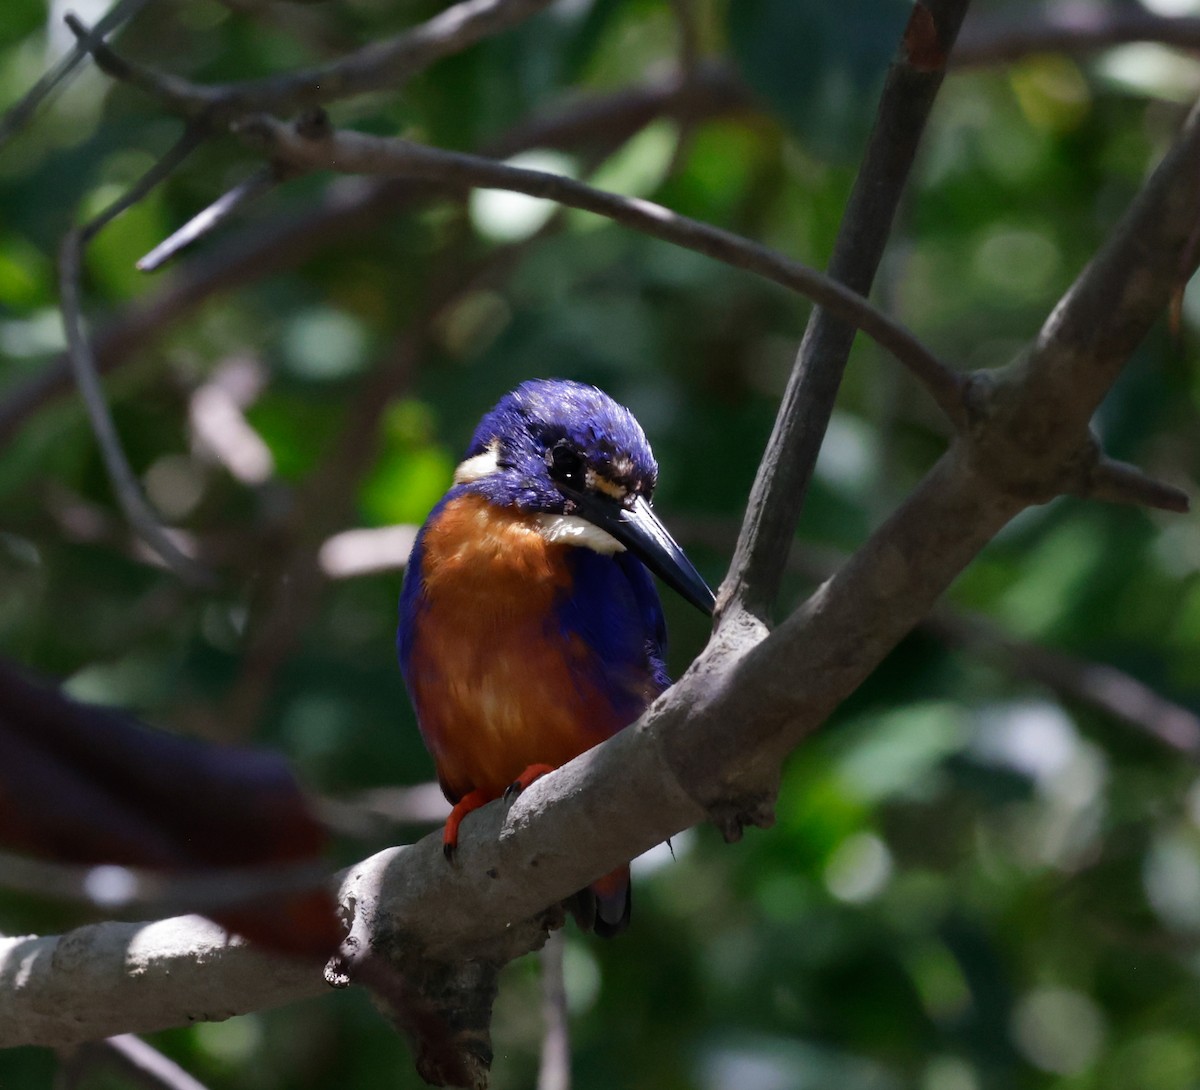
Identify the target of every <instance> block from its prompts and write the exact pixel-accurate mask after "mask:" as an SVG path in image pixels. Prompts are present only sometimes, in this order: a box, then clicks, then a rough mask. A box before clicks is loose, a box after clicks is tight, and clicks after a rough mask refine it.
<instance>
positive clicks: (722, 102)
mask: <svg viewBox="0 0 1200 1090" xmlns="http://www.w3.org/2000/svg"><path fill="white" fill-rule="evenodd" d="M745 103H746V98H745V92H744V91H743V89H742V88H741V85H740V84H739V83H738V82H737V81H735V80H733V79H732V78H731V77H730V76H729V74H728V72H726V71H725V70H724V69H722V68H720V67H717V66H712V67H708V68H704V67H702V68H701V70H700V72H699V73H698V74H697V79H696V82H694V83H691V84H686V85H685V84H683V83H681V82H680V80H679V78H678V77H677V76H671V77H669V78H667V79H664V80H659V81H656V82H652V83H648V84H646V85H644V86H641V87H634V88H629V89H625V90H622V91H619V92H616V93H614V94H607V95H597V96H589V97H585V98H582V99H580V100H579V101H577V102H575V103H572V104H570V105H569V106H567V107H565V108H564V109H562V110H559V111H557V112H555V113H554V114H552V115H551V116H548V117H544V118H535V119H534V120H533V121H531V122H528V123H525V124H522V125H519V126H517V127H516V128H514V129H513V130H512V131H510V132H509V133H506V134H505V135H503V136H502V137H500V138H499V139H498V140H497V141H495V143H494V144H493V145H492V147H491V148H490V149H489V153H490V154H492V155H496V156H508V155H513V154H515V153H516V152H518V151H523V150H527V149H528V148H531V147H550V148H567V147H576V146H580V145H588V144H593V143H596V144H600V145H602V146H607V147H615V146H619V145H620V144H621V143H623V142H624V141H625V140H627V139H628V138H629V137H631V136H633V135H634V134H635V133H637V132H638V131H640V130H641V129H642V128H644V127H645V126H646V125H647V124H649V123H650V122H651V121H653V120H654V119H655V118H656V117H662V116H668V117H674V116H679V115H680V114H682V113H693V114H696V115H699V114H709V115H712V114H717V113H720V112H723V111H727V110H730V109H740V108H742V107H744V106H745ZM421 192H422V188H421V187H420V186H419V185H416V184H414V183H411V182H406V181H397V180H395V179H383V180H376V181H372V182H366V183H364V184H361V185H358V186H355V187H352V188H351V187H346V186H332V187H330V188H329V190H327V191H326V193H325V194H324V195H323V196H322V197H321V198H320V199H319V202H318V204H317V206H316V208H315V209H313V210H312V212H311V213H309V214H307V215H304V216H299V217H298V216H296V215H295V214H294V213H287V214H285V215H281V216H279V217H277V218H276V219H274V220H272V221H271V222H270V223H268V224H266V225H261V226H259V227H257V228H252V229H250V230H248V231H244V232H243V233H242V235H241V236H240V237H237V238H234V239H231V240H230V241H229V242H227V243H225V244H224V245H221V246H218V247H216V248H215V249H214V250H213V251H212V252H211V253H210V254H208V255H207V256H206V257H204V258H201V259H199V260H197V261H194V262H192V263H191V264H190V265H189V267H188V268H187V270H186V271H185V272H183V273H181V274H180V275H178V276H177V277H176V278H175V279H173V280H170V281H168V283H167V284H166V286H165V287H164V288H162V289H161V290H160V291H159V292H158V293H157V294H155V295H153V296H151V297H150V298H148V299H146V300H145V301H143V302H141V303H135V304H133V305H132V306H131V307H129V308H128V309H127V310H126V311H125V312H124V313H123V314H122V315H121V316H119V317H118V318H116V319H114V320H113V321H112V322H111V323H110V324H109V325H108V326H106V327H105V328H103V329H101V330H100V331H99V332H98V333H97V335H96V337H95V342H94V352H95V357H96V365H97V370H98V371H99V373H100V374H107V373H108V372H109V371H111V370H113V369H114V368H116V367H118V366H119V365H120V364H122V363H123V362H125V361H127V360H129V359H131V358H133V357H134V356H135V355H136V353H137V352H138V351H139V350H140V349H142V348H144V347H145V346H146V345H147V344H149V343H150V342H151V341H153V340H154V338H156V337H157V336H159V335H160V334H161V333H162V332H163V331H164V330H165V329H166V328H168V327H169V326H171V325H173V324H174V323H176V322H178V321H180V320H181V319H183V318H185V317H186V316H187V315H189V314H191V313H192V311H194V310H195V309H196V308H197V307H199V306H200V305H201V304H202V303H204V302H205V301H206V300H208V299H209V298H211V297H212V296H214V295H219V294H222V293H224V292H231V291H235V290H237V289H238V288H239V287H242V286H244V285H246V284H249V283H253V282H255V281H257V280H260V279H262V278H264V277H266V276H269V275H271V274H272V273H276V272H278V271H280V270H282V269H286V268H291V267H294V266H295V265H298V264H300V263H301V262H302V261H305V260H307V259H308V258H310V257H311V256H312V255H313V254H314V253H317V252H319V251H320V250H321V249H322V248H324V247H325V246H327V245H329V244H331V243H332V242H340V241H343V240H344V239H346V238H347V237H350V236H353V235H357V234H363V233H366V232H369V231H371V230H373V229H374V228H375V227H376V226H377V224H378V223H379V221H380V220H381V219H383V218H385V217H390V216H395V215H397V214H398V213H399V212H401V211H403V210H404V209H405V208H407V207H409V206H410V205H411V204H412V202H413V201H414V200H415V199H416V197H417V196H419V195H420V193H421ZM70 384H71V369H70V363H69V361H68V358H67V356H66V354H65V353H64V354H63V355H62V356H60V357H59V358H58V359H57V360H55V361H53V362H52V363H50V364H49V365H48V366H46V367H45V368H43V369H42V370H41V371H40V372H39V373H38V374H37V375H35V376H34V377H33V378H31V379H28V380H26V381H25V382H24V383H22V384H21V385H19V386H15V387H14V388H12V389H11V390H9V391H8V392H7V394H6V396H5V398H4V400H3V401H0V444H3V443H6V442H7V441H9V440H10V439H11V438H12V437H13V435H15V434H16V432H17V431H18V430H19V429H20V428H21V427H22V426H23V425H24V423H25V422H26V421H27V420H28V419H29V418H30V417H31V416H33V415H34V414H35V413H36V412H37V411H38V410H39V409H40V408H41V407H42V406H43V405H45V404H46V403H47V401H49V400H50V399H51V398H53V397H56V396H58V395H60V394H62V393H64V392H65V391H66V390H67V389H69V388H70Z"/></svg>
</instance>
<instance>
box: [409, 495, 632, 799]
mask: <svg viewBox="0 0 1200 1090" xmlns="http://www.w3.org/2000/svg"><path fill="white" fill-rule="evenodd" d="M567 548H568V546H564V545H556V544H551V543H549V542H547V541H546V540H545V538H543V537H542V535H541V534H540V533H538V531H537V528H536V525H535V523H534V521H533V519H532V518H530V517H529V516H525V515H521V514H520V513H518V512H515V511H506V510H499V509H497V508H495V507H492V506H490V505H489V504H488V503H487V502H486V501H485V500H484V499H483V498H482V497H478V496H464V497H462V498H461V499H457V500H454V501H453V502H451V503H450V504H448V505H447V506H446V507H445V509H444V510H443V511H442V513H441V515H440V517H439V518H438V519H437V520H436V522H434V523H433V524H431V525H430V526H429V527H428V528H427V529H426V531H425V541H424V553H423V557H422V570H421V575H422V588H423V591H422V596H421V601H420V604H419V606H418V613H417V617H416V620H415V630H414V638H413V648H412V657H411V661H410V686H411V689H412V697H413V703H414V705H415V706H416V708H417V717H418V721H419V723H420V727H421V733H422V734H423V735H424V737H425V741H426V743H427V745H428V746H429V748H430V751H431V752H432V753H433V756H434V760H435V762H436V763H437V770H438V777H439V779H440V780H441V782H442V786H443V788H444V789H445V790H446V793H447V794H448V795H449V796H450V798H451V800H457V799H459V798H461V797H462V796H463V795H465V794H467V793H468V792H470V791H474V790H479V791H483V792H485V793H486V794H487V795H489V796H496V797H498V796H499V795H500V794H502V793H503V792H504V789H505V788H506V787H507V786H508V785H509V784H510V783H512V782H513V780H515V779H516V778H517V776H519V775H520V774H521V772H523V771H524V770H525V769H526V768H527V767H528V766H529V765H532V764H548V765H552V766H554V767H558V766H559V765H561V764H565V763H566V762H567V761H569V760H570V759H571V758H572V757H575V756H577V755H578V754H580V753H582V752H583V751H584V750H586V749H590V748H591V747H592V746H594V745H596V744H597V743H598V742H601V741H603V740H604V739H605V738H607V737H608V736H609V735H611V734H613V733H615V732H616V731H617V730H619V729H620V728H621V727H623V726H625V725H626V724H625V723H624V722H622V721H619V717H618V715H617V713H616V712H615V711H614V709H613V706H612V702H611V701H609V700H608V699H607V698H606V697H605V695H604V693H603V692H602V691H601V689H600V686H599V685H598V684H597V683H596V681H595V680H593V678H594V676H595V675H594V673H593V670H592V665H593V664H592V663H591V661H590V660H591V656H592V654H593V653H592V651H591V649H590V648H589V647H588V646H587V645H586V644H585V643H584V642H583V640H582V639H580V638H579V637H578V636H577V635H573V634H571V635H568V634H565V633H564V631H563V628H562V625H561V623H560V621H559V619H558V616H557V603H558V601H559V600H560V599H561V596H562V595H563V594H564V593H565V592H566V591H567V590H568V589H569V586H570V578H571V576H570V571H569V569H568V566H567Z"/></svg>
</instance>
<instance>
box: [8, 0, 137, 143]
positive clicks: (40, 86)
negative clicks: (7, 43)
mask: <svg viewBox="0 0 1200 1090" xmlns="http://www.w3.org/2000/svg"><path fill="white" fill-rule="evenodd" d="M147 3H149V0H118V2H117V3H116V4H114V5H113V6H112V7H111V8H109V9H108V11H106V12H105V13H104V15H103V16H102V17H101V19H100V21H99V22H98V23H97V24H96V25H95V27H93V28H92V30H91V31H90V32H89V33H88V34H86V35H85V36H84V38H83V39H81V40H79V41H77V42H76V43H75V45H74V47H73V48H72V49H71V51H70V52H69V53H67V54H66V55H65V56H64V57H62V58H60V59H59V60H58V62H57V63H55V64H54V65H53V67H51V68H50V70H49V71H48V72H46V74H45V75H43V76H42V77H41V79H39V80H38V81H37V83H35V84H34V85H33V86H32V87H31V88H30V89H29V90H28V91H27V92H26V93H25V95H24V96H23V97H22V98H21V99H20V100H19V101H18V102H16V103H15V104H14V105H13V106H11V107H9V109H8V110H7V111H6V112H5V114H4V116H3V117H2V118H0V148H3V147H4V145H5V144H7V143H8V142H9V141H10V140H11V139H12V138H13V137H14V136H16V135H17V133H19V132H20V131H21V130H22V129H23V128H24V127H25V126H26V125H27V124H28V123H29V121H30V120H31V119H32V118H33V115H34V114H35V113H37V111H38V108H39V107H40V106H41V105H42V103H43V102H45V101H46V99H48V98H49V97H50V96H51V95H52V94H53V93H54V92H55V91H56V90H58V89H59V88H60V87H62V86H64V85H65V84H66V82H67V81H68V80H69V79H70V78H71V76H73V75H74V74H75V72H76V71H78V69H79V66H80V64H81V63H82V62H83V61H84V60H85V59H86V58H87V56H88V54H89V53H90V52H91V51H92V50H93V49H94V48H95V47H96V46H97V45H98V44H99V43H100V42H101V41H102V40H103V39H104V37H105V35H107V34H111V33H112V32H113V31H114V30H116V29H117V27H119V26H120V25H121V24H122V23H124V22H126V21H127V20H129V19H132V18H133V17H134V16H135V15H137V13H138V12H139V11H141V10H142V8H144V7H145V6H146V4H147Z"/></svg>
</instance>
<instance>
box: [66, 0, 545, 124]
mask: <svg viewBox="0 0 1200 1090" xmlns="http://www.w3.org/2000/svg"><path fill="white" fill-rule="evenodd" d="M551 2H552V0H462V2H460V3H458V4H455V5H454V6H453V7H450V8H447V9H446V10H445V11H442V12H439V13H438V14H437V15H435V16H434V17H433V18H432V19H429V20H428V21H427V22H424V23H421V24H420V25H419V26H415V27H412V28H411V29H409V30H407V31H405V32H404V33H403V34H399V35H397V36H395V37H393V38H387V39H384V40H383V41H378V42H372V43H371V44H370V45H367V46H364V47H363V48H362V49H359V50H356V51H355V52H353V53H348V54H346V55H345V56H343V57H339V58H338V59H337V60H334V61H330V62H328V63H326V64H321V65H316V66H314V67H312V68H302V69H299V70H297V71H295V72H286V73H284V74H282V75H278V76H268V77H266V78H264V79H258V80H247V81H245V82H242V83H229V84H224V85H216V86H202V85H200V84H195V83H190V82H189V81H187V80H185V79H180V78H179V77H177V76H173V75H168V74H166V73H162V72H158V71H155V70H154V69H152V68H149V67H147V66H145V65H140V64H133V63H131V62H129V61H127V60H124V59H122V58H120V57H118V56H117V55H116V54H115V53H113V52H112V50H111V49H109V48H108V47H107V46H105V45H103V44H99V45H95V46H93V48H92V54H93V56H94V57H95V59H96V63H97V64H98V65H99V66H100V68H101V69H102V70H103V71H105V72H107V73H108V74H109V75H110V76H112V77H113V78H114V79H119V80H121V81H122V82H126V83H130V84H133V85H134V86H136V87H140V88H141V89H142V90H144V91H146V92H148V93H149V94H152V95H154V96H155V97H157V98H158V99H160V100H161V101H162V102H163V103H164V104H166V105H167V106H168V107H169V108H170V109H172V110H174V111H176V112H178V113H180V114H182V115H183V116H184V117H189V118H201V117H202V118H205V119H206V120H208V121H210V122H212V123H213V124H218V125H219V124H226V123H228V122H229V121H231V120H232V119H233V118H235V117H238V116H240V115H242V114H245V113H248V112H251V111H258V110H269V111H279V112H283V111H287V110H294V109H297V108H301V107H305V106H316V105H318V104H320V103H323V102H330V101H332V100H334V99H344V98H350V97H352V96H354V95H361V94H365V93H366V92H368V91H378V90H382V89H384V88H396V87H399V86H400V85H401V84H403V83H404V82H405V81H406V80H408V79H410V78H411V77H412V76H414V75H416V74H417V73H418V72H421V71H423V70H424V69H426V68H428V67H429V66H430V65H431V64H433V63H434V62H436V61H438V60H441V59H442V58H443V57H447V56H450V55H451V54H454V53H457V52H460V51H461V50H463V49H466V48H467V47H468V46H471V45H474V44H475V43H476V42H478V41H480V40H481V39H483V38H487V37H491V36H493V35H496V34H499V33H500V32H501V31H503V30H506V29H508V28H509V27H511V26H515V25H516V24H517V23H520V22H522V21H524V20H525V19H527V18H529V17H530V16H532V15H534V14H536V13H537V12H539V11H541V10H542V9H543V8H545V7H549V5H550V3H551ZM72 30H74V31H75V33H76V34H80V33H82V32H83V26H82V23H80V22H79V21H78V20H74V25H72ZM93 37H95V35H89V40H90V39H91V38H93Z"/></svg>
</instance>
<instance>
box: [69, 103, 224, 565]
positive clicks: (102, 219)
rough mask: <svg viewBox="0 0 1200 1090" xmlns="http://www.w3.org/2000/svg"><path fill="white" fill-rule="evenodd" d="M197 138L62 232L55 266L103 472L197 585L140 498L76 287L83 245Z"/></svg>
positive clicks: (193, 132)
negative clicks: (81, 223) (102, 207)
mask: <svg viewBox="0 0 1200 1090" xmlns="http://www.w3.org/2000/svg"><path fill="white" fill-rule="evenodd" d="M202 139H203V134H202V133H201V131H200V130H199V129H197V128H196V127H194V126H189V127H188V129H187V131H186V132H185V133H184V134H183V136H182V137H180V139H179V141H178V142H177V143H176V144H175V146H174V147H173V148H171V150H170V151H168V152H167V154H166V155H164V156H163V157H162V158H161V159H159V160H158V161H157V162H156V163H155V164H154V166H152V167H151V168H150V170H148V171H147V172H146V174H144V175H143V176H142V178H141V179H139V180H138V182H137V183H136V184H135V185H134V186H133V187H131V188H130V190H129V192H127V193H126V194H124V196H122V197H121V198H120V199H119V200H117V201H115V202H114V203H113V204H112V205H110V206H109V207H108V208H106V209H105V210H104V211H103V212H101V213H100V214H99V215H98V216H97V217H96V218H95V219H93V220H92V221H91V222H89V223H87V224H85V225H84V226H82V227H73V228H71V229H70V230H69V231H68V232H67V233H66V235H65V236H64V238H63V241H62V245H61V247H60V249H59V263H58V271H59V293H60V299H61V303H62V313H63V324H64V326H65V327H66V334H67V358H68V360H69V361H70V364H71V369H72V371H73V373H74V375H75V382H76V384H77V386H78V387H79V392H80V395H81V396H82V398H83V402H84V406H85V407H86V409H87V414H88V420H89V421H90V423H91V426H92V432H93V433H94V435H95V436H96V442H97V443H98V444H99V446H100V453H101V455H102V457H103V459H104V465H105V469H106V470H107V471H108V477H109V480H110V481H111V482H112V486H113V490H114V492H115V493H116V496H117V500H118V502H119V503H120V505H121V509H122V510H123V511H124V512H125V516H126V518H128V519H129V522H130V524H131V525H132V526H133V528H134V529H135V530H136V532H137V533H138V535H139V536H140V537H141V538H142V539H143V540H144V541H145V542H146V543H147V544H148V545H150V547H151V548H153V549H154V551H155V552H156V553H158V555H159V556H160V557H161V558H162V560H163V562H164V563H166V564H167V566H168V567H170V568H171V569H172V570H173V571H174V572H175V573H176V574H177V575H179V576H180V578H182V579H184V580H186V581H187V582H189V583H191V584H193V585H198V586H204V585H211V583H212V582H213V577H212V575H211V574H210V573H209V572H208V571H206V569H204V568H203V567H202V566H201V565H199V564H197V563H196V561H194V560H193V559H192V558H191V557H189V556H187V555H185V554H184V553H183V552H181V551H180V549H179V547H178V546H177V545H176V544H175V542H174V541H173V540H172V539H171V537H170V536H169V535H168V533H167V531H166V530H165V529H164V528H163V527H162V525H161V524H160V523H159V521H158V519H157V517H156V516H155V515H154V513H153V511H151V510H150V506H149V504H148V503H147V502H146V499H145V497H144V496H143V495H142V491H141V488H140V487H139V485H138V482H137V478H136V476H135V475H134V472H133V469H132V467H131V466H130V465H129V461H128V459H127V458H126V457H125V451H124V450H123V448H122V447H121V441H120V437H119V436H118V435H117V429H116V425H115V424H114V423H113V418H112V413H111V412H110V411H109V408H108V402H107V401H106V400H105V397H104V390H103V388H102V387H101V385H100V376H99V375H98V373H97V371H96V362H95V357H94V356H93V353H92V347H91V342H90V340H89V339H88V333H87V328H86V324H85V322H84V317H83V307H82V304H81V300H80V283H79V282H80V277H81V273H82V267H83V253H84V250H85V249H86V247H87V243H88V241H89V240H90V239H92V238H94V237H95V235H96V234H97V232H99V231H100V230H101V229H103V227H104V226H105V225H106V224H108V223H110V222H111V221H112V220H113V219H115V218H116V217H117V216H118V215H120V213H121V212H123V211H124V210H125V209H127V208H129V207H130V206H131V205H133V204H134V203H136V202H137V201H139V200H141V198H142V197H144V196H145V195H146V194H147V193H148V192H149V191H150V190H151V189H153V188H154V186H155V185H157V184H158V182H159V181H161V180H162V179H163V178H165V177H166V176H167V175H168V174H169V173H170V172H171V170H172V169H174V167H176V166H178V164H179V163H180V162H182V161H183V159H184V158H185V157H186V156H187V155H188V154H189V153H190V152H191V151H192V149H193V148H195V147H196V146H197V144H198V143H199V142H200V141H201V140H202Z"/></svg>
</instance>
